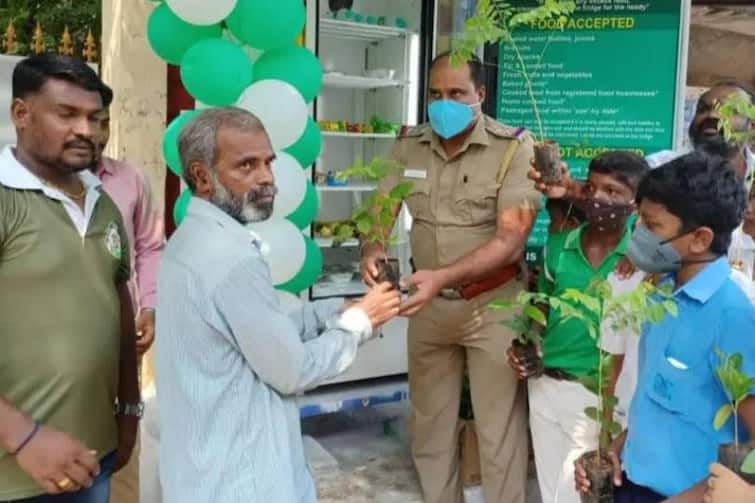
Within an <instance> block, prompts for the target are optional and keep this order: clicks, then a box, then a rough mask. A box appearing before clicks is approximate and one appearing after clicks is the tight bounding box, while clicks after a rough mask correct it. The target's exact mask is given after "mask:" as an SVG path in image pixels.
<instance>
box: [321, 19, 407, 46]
mask: <svg viewBox="0 0 755 503" xmlns="http://www.w3.org/2000/svg"><path fill="white" fill-rule="evenodd" d="M407 33H408V32H407V30H404V29H402V28H398V27H395V26H381V25H376V24H367V23H354V22H351V21H341V20H338V19H328V18H320V35H321V36H329V37H334V38H340V39H347V40H360V41H362V42H369V43H372V42H380V41H383V40H390V39H392V38H402V37H405V36H406V34H407Z"/></svg>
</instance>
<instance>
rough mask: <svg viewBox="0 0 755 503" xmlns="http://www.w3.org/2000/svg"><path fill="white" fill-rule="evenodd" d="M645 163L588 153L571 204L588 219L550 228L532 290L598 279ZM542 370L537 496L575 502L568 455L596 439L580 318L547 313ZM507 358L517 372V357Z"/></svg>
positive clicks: (589, 359) (535, 393)
mask: <svg viewBox="0 0 755 503" xmlns="http://www.w3.org/2000/svg"><path fill="white" fill-rule="evenodd" d="M647 170H648V165H647V163H646V162H645V160H644V159H642V158H641V157H639V156H637V155H635V154H632V153H629V152H620V151H616V152H606V153H604V154H602V155H600V156H598V157H596V158H595V159H593V160H592V162H591V163H590V167H589V172H588V179H587V183H586V185H585V189H584V192H583V194H584V196H585V198H584V199H583V200H581V201H579V202H578V203H577V204H578V206H579V207H580V208H581V209H582V211H583V212H584V213H585V217H586V219H587V221H586V222H585V223H584V224H582V225H580V226H579V227H577V228H576V229H574V230H571V231H567V232H560V233H557V234H552V235H551V236H550V237H549V239H548V242H547V244H546V247H545V250H544V263H543V268H542V271H541V273H540V279H539V285H538V286H539V290H540V291H541V292H544V293H548V294H551V295H559V294H560V293H562V292H564V291H565V290H567V289H570V288H574V289H580V290H584V289H585V288H587V287H588V286H589V285H590V283H591V282H592V281H593V280H595V279H597V278H601V279H605V278H606V277H607V276H608V274H609V273H610V272H611V271H613V269H614V267H615V266H616V263H617V262H618V261H619V260H620V259H621V258H622V257H623V256H624V250H625V248H626V245H627V242H628V240H629V236H630V235H631V226H630V225H627V222H629V221H630V217H631V215H632V214H633V212H634V210H635V206H634V196H635V192H636V190H637V186H638V184H639V182H640V179H641V178H642V177H643V176H644V174H645V173H646V171H647ZM542 356H543V364H544V367H545V373H544V375H543V376H542V377H539V378H533V379H530V381H529V383H528V387H529V400H530V430H531V432H532V440H533V447H534V451H535V464H536V467H537V475H538V481H539V484H540V492H541V495H542V498H543V501H547V502H549V503H578V502H579V495H578V494H577V492H576V490H575V488H574V468H573V465H574V461H575V460H576V459H577V458H578V457H579V456H580V455H581V454H582V453H584V452H586V451H589V450H592V449H594V448H595V447H596V444H597V440H598V432H597V427H596V425H595V424H594V423H593V422H592V420H590V419H589V418H588V417H587V416H586V415H585V414H584V412H583V411H584V409H585V408H586V407H588V406H595V405H597V397H595V396H594V395H593V394H592V393H590V392H589V391H588V390H587V389H586V388H585V387H584V386H583V385H582V384H580V383H579V382H578V381H577V379H578V378H579V377H581V376H586V375H589V374H593V373H595V372H596V369H597V365H598V359H599V351H598V348H597V344H596V341H595V340H593V339H592V338H591V337H590V335H589V333H588V331H587V328H586V327H585V326H584V324H583V323H581V322H580V321H577V320H570V321H567V322H565V323H561V322H560V319H559V313H558V312H556V311H552V312H550V313H549V314H548V324H547V326H546V328H545V331H544V334H543V345H542ZM510 359H511V364H512V366H513V367H514V369H515V370H516V371H517V372H518V374H519V375H520V376H521V377H522V378H524V377H525V376H526V374H525V373H524V372H523V370H524V369H522V368H521V367H520V365H519V362H518V361H517V360H516V359H515V357H513V355H512V354H510Z"/></svg>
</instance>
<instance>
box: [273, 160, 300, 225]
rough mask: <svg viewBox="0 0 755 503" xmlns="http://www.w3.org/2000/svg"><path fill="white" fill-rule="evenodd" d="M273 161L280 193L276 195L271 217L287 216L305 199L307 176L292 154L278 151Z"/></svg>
mask: <svg viewBox="0 0 755 503" xmlns="http://www.w3.org/2000/svg"><path fill="white" fill-rule="evenodd" d="M275 155H276V159H275V161H273V176H274V177H275V186H276V187H278V195H277V196H275V204H274V206H273V214H272V216H271V218H286V217H287V216H288V215H290V214H291V213H293V212H294V210H296V208H298V207H299V205H300V204H301V202H302V201H303V200H304V195H305V194H306V192H307V176H306V175H305V173H304V170H303V169H302V167H301V164H299V161H297V160H296V159H295V158H294V157H293V156H292V155H290V154H287V153H286V152H276V153H275Z"/></svg>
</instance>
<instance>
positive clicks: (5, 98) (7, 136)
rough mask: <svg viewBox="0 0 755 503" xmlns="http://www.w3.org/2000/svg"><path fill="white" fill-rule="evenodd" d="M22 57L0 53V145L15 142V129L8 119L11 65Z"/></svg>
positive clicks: (14, 64)
mask: <svg viewBox="0 0 755 503" xmlns="http://www.w3.org/2000/svg"><path fill="white" fill-rule="evenodd" d="M22 59H23V58H21V57H19V56H5V55H0V145H13V144H15V143H16V131H15V129H14V128H13V123H12V122H11V119H10V102H11V95H12V93H11V85H12V80H11V78H12V76H13V67H14V66H16V63H18V62H19V61H21V60H22Z"/></svg>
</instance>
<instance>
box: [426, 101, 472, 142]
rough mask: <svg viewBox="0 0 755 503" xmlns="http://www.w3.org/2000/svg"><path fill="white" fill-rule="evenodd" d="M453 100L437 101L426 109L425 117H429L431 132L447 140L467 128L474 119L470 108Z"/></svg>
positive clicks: (470, 106)
mask: <svg viewBox="0 0 755 503" xmlns="http://www.w3.org/2000/svg"><path fill="white" fill-rule="evenodd" d="M474 106H477V105H476V104H475V105H467V104H466V103H459V102H458V101H454V100H437V101H433V102H432V103H430V105H429V106H428V107H427V115H428V116H429V117H430V126H431V127H432V128H433V131H435V133H436V134H437V135H438V136H440V137H441V138H443V139H444V140H448V139H449V138H453V137H454V136H456V135H458V134H459V133H461V132H462V131H464V130H465V129H467V126H469V123H470V122H472V119H473V118H474V112H473V111H472V107H474Z"/></svg>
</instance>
